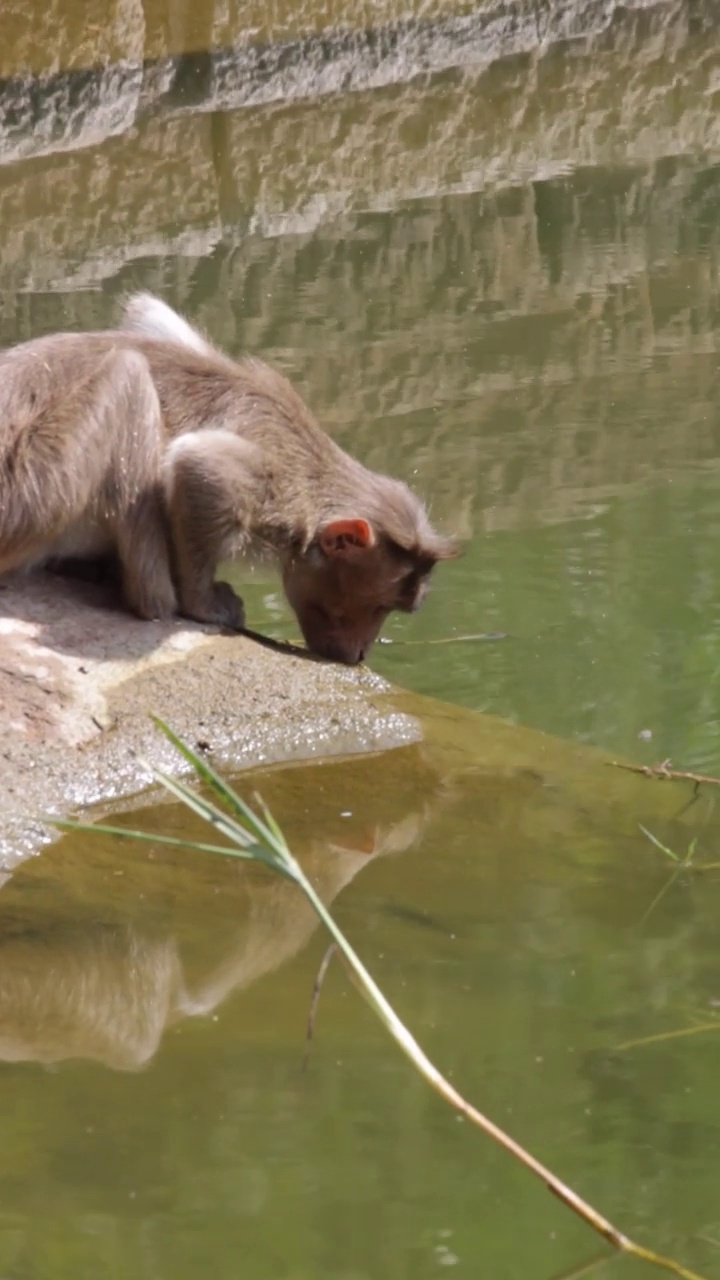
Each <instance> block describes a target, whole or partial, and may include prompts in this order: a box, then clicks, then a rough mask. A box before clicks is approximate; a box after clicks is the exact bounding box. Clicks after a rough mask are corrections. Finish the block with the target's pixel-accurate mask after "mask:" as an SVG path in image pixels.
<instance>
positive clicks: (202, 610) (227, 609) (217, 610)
mask: <svg viewBox="0 0 720 1280" xmlns="http://www.w3.org/2000/svg"><path fill="white" fill-rule="evenodd" d="M181 611H182V613H183V614H184V615H185V617H186V618H192V619H193V621H194V622H208V623H210V624H211V625H212V626H214V627H227V628H228V629H229V630H230V631H242V630H244V627H245V607H244V605H243V602H242V600H241V599H240V596H239V595H237V594H236V593H235V591H233V588H232V587H231V586H230V583H229V582H213V584H212V588H211V590H210V592H209V594H208V595H206V596H203V598H202V600H185V601H183V604H182V610H181Z"/></svg>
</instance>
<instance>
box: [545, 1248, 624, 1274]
mask: <svg viewBox="0 0 720 1280" xmlns="http://www.w3.org/2000/svg"><path fill="white" fill-rule="evenodd" d="M611 1256H612V1255H608V1254H607V1253H601V1254H599V1255H598V1257H597V1258H593V1260H592V1262H583V1263H582V1264H581V1266H579V1267H573V1269H572V1271H563V1272H562V1275H554V1276H553V1277H552V1280H580V1277H581V1276H589V1275H590V1272H591V1271H597V1270H598V1268H599V1267H606V1266H607V1264H608V1262H609V1261H610V1257H611Z"/></svg>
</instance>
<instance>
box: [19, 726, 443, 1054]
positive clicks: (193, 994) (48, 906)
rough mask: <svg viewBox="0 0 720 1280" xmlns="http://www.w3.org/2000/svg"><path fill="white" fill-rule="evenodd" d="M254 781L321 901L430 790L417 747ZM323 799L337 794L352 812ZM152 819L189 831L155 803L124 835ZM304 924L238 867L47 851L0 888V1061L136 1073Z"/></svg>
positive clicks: (85, 849)
mask: <svg viewBox="0 0 720 1280" xmlns="http://www.w3.org/2000/svg"><path fill="white" fill-rule="evenodd" d="M256 782H257V779H256ZM257 785H259V787H260V789H261V791H262V793H263V796H264V797H265V798H266V799H267V800H268V801H269V803H270V805H271V808H272V809H273V810H274V812H275V813H276V815H277V817H278V818H279V819H280V820H281V822H283V823H284V825H285V827H286V830H287V833H288V836H289V838H291V843H292V846H293V849H294V850H295V851H296V853H297V854H298V856H299V857H300V859H301V861H302V863H303V866H304V868H305V869H306V871H307V872H309V874H310V875H311V878H312V880H313V882H314V884H315V886H316V888H317V889H318V890H319V892H320V894H321V897H322V898H323V900H324V901H325V902H326V903H331V902H332V901H333V899H334V898H335V897H336V895H337V894H338V893H339V892H340V890H341V889H342V888H343V887H344V886H345V885H347V884H349V883H350V881H352V880H353V879H354V877H355V876H356V875H357V873H358V871H360V870H361V869H362V868H363V867H364V866H366V865H367V863H368V862H369V861H370V860H373V859H375V858H378V857H382V856H384V855H387V854H391V853H399V852H402V851H404V850H406V849H408V848H409V846H410V845H411V844H412V843H413V842H414V841H415V840H416V839H417V838H418V836H419V834H420V832H421V830H422V828H423V826H424V825H425V822H426V821H427V819H428V817H429V815H430V813H431V811H432V807H433V802H432V797H433V795H434V796H435V798H436V799H439V798H440V795H441V793H442V790H443V789H442V786H441V784H440V783H439V781H438V779H437V777H436V776H435V775H434V773H433V771H432V770H431V769H430V768H429V767H428V766H427V764H426V762H425V761H424V760H423V757H422V752H421V749H419V748H418V747H407V748H402V749H400V750H398V751H393V752H390V753H387V754H385V755H383V756H376V757H366V758H364V759H361V760H355V761H352V762H348V761H341V762H336V763H333V764H329V765H323V766H311V767H305V768H299V767H295V768H289V769H276V770H273V771H269V772H268V773H267V774H266V775H265V777H264V778H263V779H262V780H261V781H260V782H259V783H257ZM274 793H276V796H275V798H274ZM418 796H422V797H423V799H422V801H420V800H418ZM283 797H284V800H285V803H283ZM338 797H343V798H347V797H351V800H350V803H349V804H348V808H351V809H352V810H353V814H351V815H350V816H343V812H342V810H343V807H344V806H343V803H342V801H340V802H339V801H338ZM288 799H289V801H290V803H289V804H288V803H287V802H288ZM283 810H286V813H285V814H284V813H283ZM355 813H357V815H358V816H357V817H355ZM146 818H150V822H147V821H146ZM153 819H154V826H155V827H156V828H157V829H161V830H163V831H172V830H173V828H174V833H178V834H179V833H180V832H182V831H183V830H184V831H185V832H186V833H187V834H188V836H189V837H190V838H193V837H198V838H200V836H201V834H204V833H201V832H200V831H199V830H195V829H192V830H190V829H189V827H188V822H189V819H188V818H187V816H186V815H185V814H184V813H182V812H179V811H177V810H175V809H172V808H170V807H167V806H166V807H163V808H161V809H158V810H155V811H152V810H147V811H146V812H145V813H141V814H134V815H133V818H132V822H129V823H128V825H132V826H139V827H148V826H151V825H153ZM148 848H150V849H151V852H150V854H148V852H147V850H148ZM316 926H317V918H316V916H315V914H314V912H313V911H312V909H311V908H310V906H309V905H308V903H307V902H306V900H305V899H304V897H303V895H302V894H301V893H300V891H299V890H298V889H297V888H296V887H295V886H294V885H292V884H290V883H289V882H288V881H284V880H280V879H279V878H276V877H273V876H272V874H271V873H270V872H267V871H265V870H264V869H261V868H255V867H250V866H248V864H246V863H239V862H236V861H233V860H231V859H224V858H220V857H216V856H213V855H211V854H205V855H197V854H183V853H181V854H180V855H177V854H176V853H175V852H174V851H173V853H172V854H171V855H170V856H168V854H167V853H166V851H165V850H163V848H162V847H161V846H158V847H157V850H153V849H152V847H149V846H140V845H134V844H132V843H130V842H127V843H126V842H124V841H117V840H116V841H113V842H112V844H111V845H110V846H108V844H107V842H106V841H103V838H102V837H93V836H87V837H83V838H82V839H81V840H80V841H78V840H77V839H75V840H73V841H71V840H69V839H65V840H62V841H59V842H58V844H57V845H53V846H51V847H50V849H48V850H47V851H46V853H45V854H43V855H42V856H41V857H40V858H36V859H32V860H31V862H30V863H28V864H26V865H25V866H24V867H21V868H20V869H19V871H18V872H17V873H16V875H15V876H14V877H13V878H12V879H11V880H10V881H9V882H8V883H7V884H6V885H5V886H4V888H3V889H2V891H0V1060H4V1061H6V1062H21V1061H33V1062H41V1063H55V1062H60V1061H62V1060H64V1059H68V1058H85V1059H92V1060H95V1061H97V1062H100V1063H103V1064H105V1065H106V1066H108V1067H112V1068H114V1069H116V1070H136V1069H138V1068H140V1067H142V1066H144V1065H145V1064H146V1063H148V1062H149V1061H150V1059H151V1058H152V1057H153V1055H154V1054H155V1053H156V1051H157V1049H158V1047H159V1045H160V1042H161V1040H162V1036H163V1033H164V1031H165V1030H166V1028H168V1027H169V1026H171V1025H173V1024H174V1023H177V1022H178V1021H180V1020H181V1019H183V1018H187V1017H197V1016H203V1015H206V1014H209V1013H210V1012H211V1011H212V1010H214V1009H216V1008H217V1006H218V1005H219V1004H220V1003H221V1002H222V1001H223V1000H224V999H225V998H226V997H227V996H228V995H229V994H230V993H231V992H232V991H235V990H237V989H239V988H242V987H247V986H249V985H250V984H251V983H253V982H254V981H256V980H257V979H258V978H260V977H261V976H262V975H263V974H265V973H269V972H270V971H272V970H273V969H275V968H277V967H278V966H279V965H280V964H282V963H283V962H284V961H286V960H288V959H289V958H290V957H291V956H293V955H294V954H295V953H296V952H298V951H299V950H300V948H301V947H302V946H303V945H304V944H305V943H306V942H307V940H308V939H309V937H310V936H311V934H312V933H313V931H314V929H315V928H316ZM211 952H212V954H210V953H211Z"/></svg>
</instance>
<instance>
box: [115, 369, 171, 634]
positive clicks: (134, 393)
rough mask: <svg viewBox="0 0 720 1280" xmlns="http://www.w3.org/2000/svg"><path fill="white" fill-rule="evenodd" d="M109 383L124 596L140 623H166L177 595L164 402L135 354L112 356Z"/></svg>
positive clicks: (117, 519)
mask: <svg viewBox="0 0 720 1280" xmlns="http://www.w3.org/2000/svg"><path fill="white" fill-rule="evenodd" d="M110 378H111V381H110V383H109V386H108V388H107V392H108V394H109V396H110V400H111V405H112V408H111V413H112V422H111V423H109V424H108V426H109V428H110V431H111V434H112V438H113V439H114V442H115V446H114V450H115V457H114V459H113V468H112V475H111V496H110V502H111V503H112V505H113V506H114V508H115V512H114V520H113V524H114V532H115V542H116V547H117V554H118V559H119V561H120V569H121V575H122V585H123V594H124V596H125V599H126V601H127V603H128V605H129V606H130V608H131V609H132V610H133V611H134V612H135V613H137V614H138V615H139V616H140V617H141V618H168V617H171V616H172V614H174V613H176V612H177V595H176V592H175V586H174V583H173V579H172V570H171V564H170V545H169V530H168V527H167V516H166V512H165V501H164V493H163V485H162V467H163V455H164V451H165V435H164V430H163V421H162V412H161V409H160V402H159V400H158V395H157V391H156V390H155V384H154V382H153V379H152V375H151V373H150V369H149V367H148V364H147V361H146V360H145V357H144V356H142V355H141V354H140V353H139V352H137V351H117V352H114V353H113V364H112V371H111V374H110Z"/></svg>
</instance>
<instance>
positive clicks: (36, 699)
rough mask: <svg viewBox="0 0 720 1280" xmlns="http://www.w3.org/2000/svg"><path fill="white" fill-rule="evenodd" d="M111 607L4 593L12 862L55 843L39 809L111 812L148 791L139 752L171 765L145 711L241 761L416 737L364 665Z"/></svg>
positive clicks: (1, 821)
mask: <svg viewBox="0 0 720 1280" xmlns="http://www.w3.org/2000/svg"><path fill="white" fill-rule="evenodd" d="M108 606H109V602H108V600H107V599H106V598H104V596H103V591H102V589H101V588H98V587H91V586H89V585H87V584H79V583H75V582H70V581H68V580H67V579H57V578H54V577H53V576H52V575H49V574H47V575H46V574H37V575H32V576H30V577H27V578H24V579H20V580H16V581H15V582H12V583H10V584H7V585H5V586H4V587H3V589H2V590H0V708H2V724H3V729H4V731H5V732H4V740H3V742H2V744H0V815H1V816H0V866H2V867H3V868H5V869H8V868H10V867H11V866H12V865H14V863H15V862H16V861H17V860H18V858H19V857H20V856H21V855H22V854H24V853H28V852H31V851H32V850H34V849H36V848H37V847H38V846H39V845H40V844H42V843H43V842H44V841H45V840H47V838H48V830H47V828H43V826H42V825H41V824H40V823H38V821H37V820H35V819H34V817H33V815H37V814H48V815H58V814H62V813H67V812H69V811H71V810H73V809H75V808H77V807H79V806H84V805H88V804H95V803H97V802H99V801H101V800H102V801H103V802H107V803H108V804H111V805H113V806H114V807H116V806H117V805H118V803H119V802H121V801H122V800H123V799H124V798H127V797H130V796H134V795H137V793H138V792H140V791H141V790H142V789H143V788H145V787H147V786H148V784H149V782H150V775H149V772H148V768H147V765H146V764H145V763H144V761H149V762H151V763H153V764H155V765H162V764H165V765H171V766H172V768H173V771H176V770H177V757H176V756H175V753H174V752H173V751H172V749H171V748H170V746H169V744H166V743H165V742H164V740H163V739H162V738H161V737H160V736H159V735H158V733H157V731H156V730H155V728H154V727H153V725H152V723H151V721H150V720H149V714H150V713H151V712H153V713H155V714H157V715H159V716H161V717H162V718H163V719H164V720H166V721H168V723H170V724H171V725H172V726H173V728H174V729H176V730H177V732H179V733H180V734H181V735H182V736H183V738H185V739H186V740H187V741H188V742H190V743H193V744H198V745H200V746H201V747H202V748H203V749H204V750H207V751H209V752H210V753H211V754H212V756H213V758H214V759H216V760H217V761H219V762H220V763H222V764H225V765H230V764H232V766H234V767H242V766H246V765H250V764H267V763H272V762H274V761H281V760H292V759H307V758H311V757H314V756H318V755H324V756H327V755H338V754H351V753H354V752H359V751H368V750H378V749H381V748H385V747H391V746H399V745H401V744H404V743H407V742H411V741H414V740H415V739H417V738H418V737H419V730H418V728H417V726H416V724H415V722H414V720H413V718H412V717H411V716H408V715H403V714H400V713H397V712H395V711H393V710H392V709H389V708H384V709H380V708H379V707H378V706H376V705H375V703H374V698H375V696H376V695H378V694H380V693H383V692H385V691H386V690H387V688H388V686H387V685H386V683H385V682H384V681H383V680H381V679H380V678H379V677H377V676H375V675H373V674H372V673H371V672H369V671H367V670H364V669H352V670H351V669H349V668H343V667H337V666H334V665H331V664H329V663H323V662H318V661H313V660H312V659H310V658H308V659H305V658H303V657H302V656H298V657H289V656H288V655H286V654H282V653H280V652H276V651H273V650H272V649H269V648H266V647H264V646H262V645H260V644H258V643H256V642H254V641H252V640H251V639H249V638H247V637H244V636H226V635H219V634H217V633H214V632H209V631H207V630H205V629H203V628H202V627H199V626H194V625H192V624H189V623H186V622H182V621H177V622H171V623H155V622H141V621H140V620H138V619H135V618H133V617H130V616H129V615H127V614H125V613H122V614H121V613H120V612H119V611H118V610H117V608H112V607H108Z"/></svg>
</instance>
